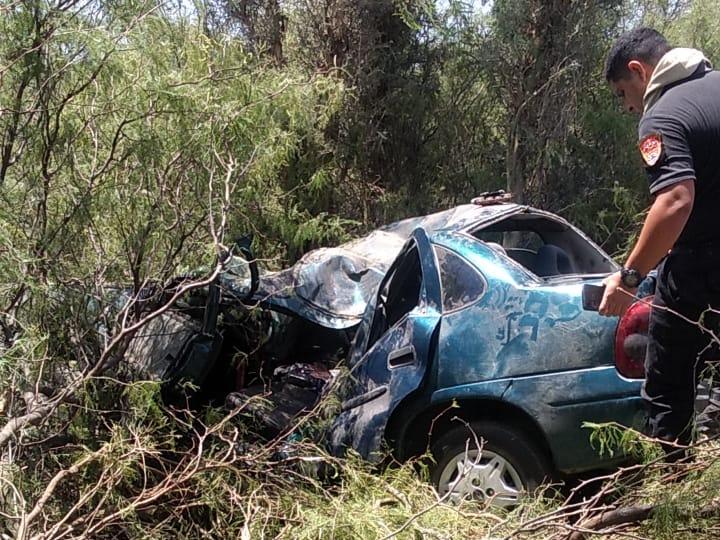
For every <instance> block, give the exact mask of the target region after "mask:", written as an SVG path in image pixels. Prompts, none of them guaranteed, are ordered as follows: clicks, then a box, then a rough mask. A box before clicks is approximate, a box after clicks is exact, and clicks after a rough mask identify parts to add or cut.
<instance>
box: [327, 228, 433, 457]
mask: <svg viewBox="0 0 720 540" xmlns="http://www.w3.org/2000/svg"><path fill="white" fill-rule="evenodd" d="M440 320H441V290H440V278H439V274H438V267H437V261H436V259H435V254H434V253H433V250H432V247H431V244H430V240H429V239H428V237H427V234H426V233H425V231H424V230H422V229H416V230H415V231H414V232H413V235H412V237H411V239H410V241H409V242H408V243H407V244H406V245H405V247H404V248H403V250H402V251H401V253H400V255H399V256H398V258H397V259H396V261H395V262H394V263H393V265H392V266H391V268H390V270H389V271H388V274H387V275H386V277H385V278H384V279H383V281H382V282H381V284H380V286H379V289H378V292H377V295H376V297H375V298H374V301H373V302H371V304H370V306H369V307H368V310H367V312H366V314H365V318H364V320H363V324H362V325H361V329H360V330H359V331H358V335H357V337H356V340H355V343H354V346H353V351H352V352H351V357H350V368H351V372H352V376H353V380H354V383H353V390H352V391H351V392H349V395H351V396H353V397H352V398H351V399H348V400H347V401H345V402H343V404H342V412H341V414H340V415H339V416H338V417H337V419H336V420H335V423H334V426H333V430H332V436H331V445H332V446H333V448H334V450H335V451H341V450H342V449H343V448H349V447H352V448H354V449H355V450H356V451H358V452H359V453H360V454H361V455H362V456H363V457H365V458H366V459H370V460H372V459H373V458H375V459H377V458H378V457H380V456H379V455H377V451H378V450H379V449H380V446H381V443H382V438H383V434H384V431H385V426H386V425H387V422H388V419H389V418H390V416H391V414H392V412H393V410H394V409H395V407H396V406H397V404H398V403H400V401H401V400H403V399H404V398H405V397H406V396H408V395H409V394H410V393H411V392H413V391H414V390H416V389H418V388H419V387H420V386H421V385H422V383H423V380H424V379H425V375H426V373H427V372H428V367H429V364H430V362H431V359H432V356H433V355H434V353H435V351H436V349H437V347H436V345H437V335H438V327H439V324H440Z"/></svg>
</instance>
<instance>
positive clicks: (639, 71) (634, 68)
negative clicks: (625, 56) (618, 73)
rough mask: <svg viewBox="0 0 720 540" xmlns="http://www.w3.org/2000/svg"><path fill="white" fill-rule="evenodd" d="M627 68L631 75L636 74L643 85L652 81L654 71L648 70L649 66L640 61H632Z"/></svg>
mask: <svg viewBox="0 0 720 540" xmlns="http://www.w3.org/2000/svg"><path fill="white" fill-rule="evenodd" d="M627 68H628V71H630V73H634V74H636V75H637V76H638V77H639V78H640V81H642V82H643V83H646V82H647V81H648V80H649V79H650V74H651V73H652V70H648V65H647V64H645V63H644V62H641V61H640V60H630V61H629V62H628V64H627Z"/></svg>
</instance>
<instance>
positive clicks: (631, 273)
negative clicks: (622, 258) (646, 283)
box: [620, 268, 642, 288]
mask: <svg viewBox="0 0 720 540" xmlns="http://www.w3.org/2000/svg"><path fill="white" fill-rule="evenodd" d="M620 278H621V279H622V282H623V284H624V285H626V286H628V287H633V288H635V287H637V286H638V285H640V282H641V281H642V279H640V273H639V272H638V271H637V270H627V269H625V268H623V269H622V271H621V272H620Z"/></svg>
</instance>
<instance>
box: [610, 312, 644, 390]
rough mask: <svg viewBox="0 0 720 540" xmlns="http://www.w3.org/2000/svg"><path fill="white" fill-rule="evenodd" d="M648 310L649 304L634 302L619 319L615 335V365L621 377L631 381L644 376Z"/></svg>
mask: <svg viewBox="0 0 720 540" xmlns="http://www.w3.org/2000/svg"><path fill="white" fill-rule="evenodd" d="M650 310H651V307H650V302H645V301H641V302H635V303H634V304H633V305H632V306H630V307H629V308H628V310H627V311H626V312H625V315H623V316H622V318H621V319H620V322H619V323H618V327H617V332H616V333H615V365H616V367H617V370H618V371H619V372H620V374H621V375H623V376H625V377H629V378H631V379H641V378H642V377H644V376H645V352H646V350H647V343H648V337H647V334H648V325H649V323H650Z"/></svg>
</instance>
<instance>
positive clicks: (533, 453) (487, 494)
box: [430, 421, 551, 507]
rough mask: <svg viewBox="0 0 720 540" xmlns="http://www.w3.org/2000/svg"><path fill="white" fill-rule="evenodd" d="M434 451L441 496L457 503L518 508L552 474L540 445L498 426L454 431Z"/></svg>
mask: <svg viewBox="0 0 720 540" xmlns="http://www.w3.org/2000/svg"><path fill="white" fill-rule="evenodd" d="M473 432H474V434H475V435H473ZM478 443H479V444H480V448H481V449H482V453H481V455H480V457H479V458H478ZM431 452H432V455H433V458H434V461H435V464H434V465H433V466H432V467H431V471H430V473H431V480H432V483H433V485H434V486H435V488H436V489H437V490H438V494H439V495H440V496H444V497H446V498H447V499H449V500H453V501H459V500H462V499H476V500H481V501H487V502H489V503H490V504H492V505H494V506H503V507H512V506H515V505H516V504H517V503H518V501H519V499H520V498H522V497H523V496H526V495H528V494H532V493H534V492H535V491H536V490H537V488H538V487H540V485H541V484H542V483H543V481H546V480H547V479H549V478H550V476H551V467H550V465H549V462H548V460H547V458H546V457H545V455H544V454H543V452H542V451H541V450H540V449H539V448H538V447H537V445H535V444H534V443H533V442H532V441H531V440H530V439H529V438H528V437H527V435H525V434H524V433H523V432H522V431H520V430H518V429H517V428H515V427H513V426H507V425H504V424H499V423H497V422H490V421H481V422H473V423H471V424H469V425H462V426H457V427H454V428H452V429H450V430H448V431H446V432H445V433H443V434H442V435H441V436H440V437H439V438H438V439H437V441H436V442H435V443H433V445H432V446H431ZM461 471H464V474H461ZM448 492H450V493H448Z"/></svg>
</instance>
